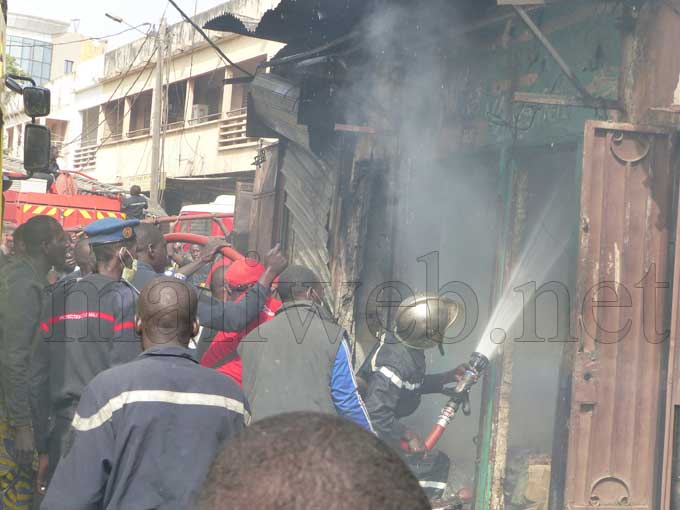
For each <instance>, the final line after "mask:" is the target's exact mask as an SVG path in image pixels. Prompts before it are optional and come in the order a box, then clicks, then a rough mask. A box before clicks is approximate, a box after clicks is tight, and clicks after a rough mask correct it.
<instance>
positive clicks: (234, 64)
mask: <svg viewBox="0 0 680 510" xmlns="http://www.w3.org/2000/svg"><path fill="white" fill-rule="evenodd" d="M168 2H170V3H171V4H172V6H173V7H174V8H175V9H177V11H178V12H179V13H180V14H181V15H182V17H183V18H184V19H185V20H186V21H187V22H188V23H189V24H190V25H191V26H192V27H194V28H195V29H196V30H197V31H198V33H199V34H201V36H202V37H203V39H205V40H206V41H207V42H208V44H209V45H210V46H212V47H213V49H214V50H215V51H216V52H217V53H218V54H219V55H220V57H222V59H224V61H225V62H226V63H227V64H229V65H231V66H234V67H235V68H236V69H238V70H239V71H241V72H242V73H243V74H245V75H246V76H249V77H250V78H253V77H254V76H253V74H252V73H249V72H248V71H246V70H245V69H243V68H242V67H241V66H239V65H238V64H237V63H236V62H233V61H232V60H230V59H229V57H227V56H226V55H225V54H224V52H223V51H222V49H221V48H220V47H219V46H218V45H217V44H215V42H214V41H213V40H212V39H211V38H210V37H208V34H206V33H205V32H204V31H203V29H202V28H201V27H199V26H198V25H197V24H196V23H194V20H192V19H191V18H190V17H189V16H187V15H186V14H185V13H184V11H183V10H182V9H180V7H179V5H177V4H176V3H175V0H168Z"/></svg>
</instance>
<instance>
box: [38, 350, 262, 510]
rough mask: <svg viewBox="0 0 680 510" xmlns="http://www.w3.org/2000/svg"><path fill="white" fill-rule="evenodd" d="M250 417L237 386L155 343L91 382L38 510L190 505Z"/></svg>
mask: <svg viewBox="0 0 680 510" xmlns="http://www.w3.org/2000/svg"><path fill="white" fill-rule="evenodd" d="M248 420H249V413H248V406H247V404H246V402H245V399H244V397H243V393H242V391H241V390H240V388H239V387H238V386H237V385H236V383H235V382H234V381H232V380H231V379H229V378H227V377H224V376H222V375H220V374H218V373H217V372H215V371H214V370H210V369H209V368H205V367H202V366H200V365H199V364H198V363H197V362H196V361H195V360H194V359H193V358H192V355H191V353H190V352H189V350H188V349H185V348H184V347H180V346H179V345H163V346H157V347H153V348H151V349H149V350H147V351H145V352H144V353H142V354H141V355H140V356H139V357H138V358H137V359H136V360H134V361H133V362H131V363H128V364H126V365H121V366H118V367H115V368H112V369H110V370H107V371H105V372H103V373H101V374H99V375H98V376H97V377H96V378H95V379H94V380H92V382H91V383H90V384H89V385H87V387H86V388H85V390H84V391H83V395H82V398H81V400H80V404H79V405H78V410H77V412H76V414H75V417H74V419H73V425H72V431H71V434H72V437H71V438H69V441H67V443H68V448H67V450H66V451H65V452H64V453H63V456H62V459H61V462H60V463H59V466H58V467H57V470H56V472H55V474H54V478H53V479H52V482H51V483H50V486H49V489H48V492H47V495H46V497H45V500H44V502H43V504H42V507H41V508H42V509H43V510H85V509H88V510H89V509H102V510H107V509H111V510H113V509H116V510H138V509H142V508H163V509H166V510H170V509H177V510H180V509H181V510H185V509H187V508H193V506H192V504H191V502H192V500H194V499H195V492H196V491H197V490H198V489H199V488H200V487H201V485H202V483H203V482H204V480H205V479H206V477H207V474H208V472H209V469H210V465H211V463H212V461H213V459H214V457H215V455H216V454H217V453H218V452H219V451H220V445H221V443H222V442H223V441H225V440H227V439H229V438H231V437H232V436H233V435H235V434H236V433H238V432H240V431H241V430H242V429H243V428H244V426H245V424H246V422H247V421H248Z"/></svg>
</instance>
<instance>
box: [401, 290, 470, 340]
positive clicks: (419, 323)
mask: <svg viewBox="0 0 680 510" xmlns="http://www.w3.org/2000/svg"><path fill="white" fill-rule="evenodd" d="M461 316H462V313H461V306H460V305H459V304H458V303H457V302H455V301H453V300H451V299H449V298H446V297H441V296H437V295H432V294H430V295H428V294H416V295H415V296H411V297H409V298H406V299H404V300H403V301H402V302H401V304H400V305H399V309H398V311H397V315H396V317H395V321H394V334H395V336H396V337H397V338H398V339H399V340H400V341H401V342H403V343H404V344H406V345H407V346H409V347H412V348H414V349H429V348H430V347H437V346H438V347H439V348H440V350H442V345H443V342H444V334H445V332H446V330H447V329H449V328H450V327H451V326H453V324H454V323H455V322H456V321H458V320H459V319H460V318H461Z"/></svg>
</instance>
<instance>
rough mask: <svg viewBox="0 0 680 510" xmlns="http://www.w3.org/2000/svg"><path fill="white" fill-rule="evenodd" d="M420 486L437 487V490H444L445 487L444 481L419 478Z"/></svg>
mask: <svg viewBox="0 0 680 510" xmlns="http://www.w3.org/2000/svg"><path fill="white" fill-rule="evenodd" d="M418 483H420V486H421V487H422V488H423V489H438V490H442V491H443V490H444V489H446V483H445V482H430V481H429V480H421V481H420V482H418Z"/></svg>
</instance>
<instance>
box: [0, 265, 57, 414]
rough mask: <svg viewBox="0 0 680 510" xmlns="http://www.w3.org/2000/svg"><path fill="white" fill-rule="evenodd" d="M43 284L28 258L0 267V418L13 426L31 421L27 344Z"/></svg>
mask: <svg viewBox="0 0 680 510" xmlns="http://www.w3.org/2000/svg"><path fill="white" fill-rule="evenodd" d="M17 258H18V257H17ZM46 285H47V281H46V280H45V278H42V277H40V275H39V274H38V273H37V271H36V270H35V268H34V267H33V266H32V265H31V263H30V259H28V258H26V259H24V260H19V261H17V262H10V263H9V264H7V265H5V266H3V267H2V269H1V270H0V351H1V352H2V355H0V420H3V421H7V422H8V423H9V424H10V425H11V426H13V427H19V426H25V425H30V423H31V408H30V400H29V383H30V377H29V366H30V362H31V344H32V342H33V337H34V335H35V333H36V330H37V329H38V324H39V319H40V308H41V303H42V293H43V289H44V287H45V286H46Z"/></svg>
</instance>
